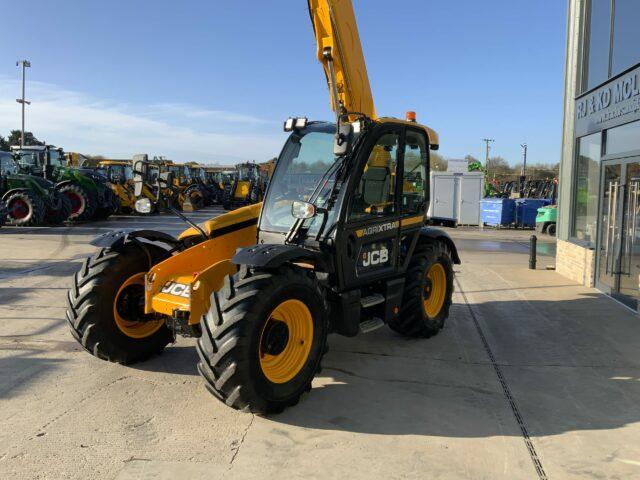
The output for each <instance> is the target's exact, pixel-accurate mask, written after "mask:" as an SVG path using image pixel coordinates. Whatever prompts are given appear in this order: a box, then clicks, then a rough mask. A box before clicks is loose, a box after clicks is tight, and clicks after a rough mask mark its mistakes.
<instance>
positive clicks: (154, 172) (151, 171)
mask: <svg viewBox="0 0 640 480" xmlns="http://www.w3.org/2000/svg"><path fill="white" fill-rule="evenodd" d="M159 173H160V168H159V167H158V166H157V165H149V167H148V168H147V181H148V182H149V183H155V181H156V179H157V178H158V174H159Z"/></svg>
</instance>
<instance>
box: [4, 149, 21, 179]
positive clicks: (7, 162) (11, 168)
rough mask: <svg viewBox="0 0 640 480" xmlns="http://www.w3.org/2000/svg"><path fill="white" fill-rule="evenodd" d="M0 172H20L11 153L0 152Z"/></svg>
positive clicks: (13, 173)
mask: <svg viewBox="0 0 640 480" xmlns="http://www.w3.org/2000/svg"><path fill="white" fill-rule="evenodd" d="M0 173H2V175H15V174H16V173H18V165H17V164H16V162H15V161H14V159H13V155H11V154H10V153H6V152H0Z"/></svg>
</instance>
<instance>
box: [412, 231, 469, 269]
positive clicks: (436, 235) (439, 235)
mask: <svg viewBox="0 0 640 480" xmlns="http://www.w3.org/2000/svg"><path fill="white" fill-rule="evenodd" d="M420 235H421V236H423V237H427V238H433V239H434V240H439V241H441V242H444V243H445V244H446V245H447V246H448V247H449V250H451V259H452V260H453V263H455V264H456V265H460V264H461V263H462V262H461V261H460V256H459V255H458V249H457V248H456V244H455V243H453V240H452V239H451V237H450V236H449V234H448V233H447V232H445V231H444V230H440V229H439V228H433V227H422V228H421V229H420Z"/></svg>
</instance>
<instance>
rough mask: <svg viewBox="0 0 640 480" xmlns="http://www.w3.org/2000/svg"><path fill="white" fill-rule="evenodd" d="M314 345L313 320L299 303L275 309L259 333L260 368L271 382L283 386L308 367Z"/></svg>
mask: <svg viewBox="0 0 640 480" xmlns="http://www.w3.org/2000/svg"><path fill="white" fill-rule="evenodd" d="M312 343H313V317H312V316H311V312H310V311H309V308H308V307H307V306H306V305H305V304H304V303H302V302H301V301H300V300H286V301H284V302H282V303H281V304H280V305H278V306H277V307H276V308H275V309H274V310H273V312H271V315H269V318H268V319H267V321H266V322H265V325H264V327H263V328H262V332H261V333H260V352H259V355H260V368H261V369H262V373H264V376H265V377H267V379H268V380H269V381H270V382H273V383H286V382H288V381H289V380H291V379H292V378H294V377H295V376H296V375H297V374H298V373H299V372H300V370H302V367H304V365H305V364H306V363H307V359H308V358H309V352H310V351H311V344H312Z"/></svg>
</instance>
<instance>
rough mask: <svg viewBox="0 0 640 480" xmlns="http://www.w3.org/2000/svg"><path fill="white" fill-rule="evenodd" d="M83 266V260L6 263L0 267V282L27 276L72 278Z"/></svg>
mask: <svg viewBox="0 0 640 480" xmlns="http://www.w3.org/2000/svg"><path fill="white" fill-rule="evenodd" d="M80 265H82V261H81V260H71V259H68V260H55V261H54V260H35V261H31V263H30V264H26V263H24V264H17V263H12V262H4V263H3V264H2V265H1V266H0V282H4V281H8V280H14V279H20V278H23V277H25V276H27V277H31V276H37V275H46V276H53V277H70V276H71V275H73V274H74V273H76V272H77V271H78V269H79V268H80Z"/></svg>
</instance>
